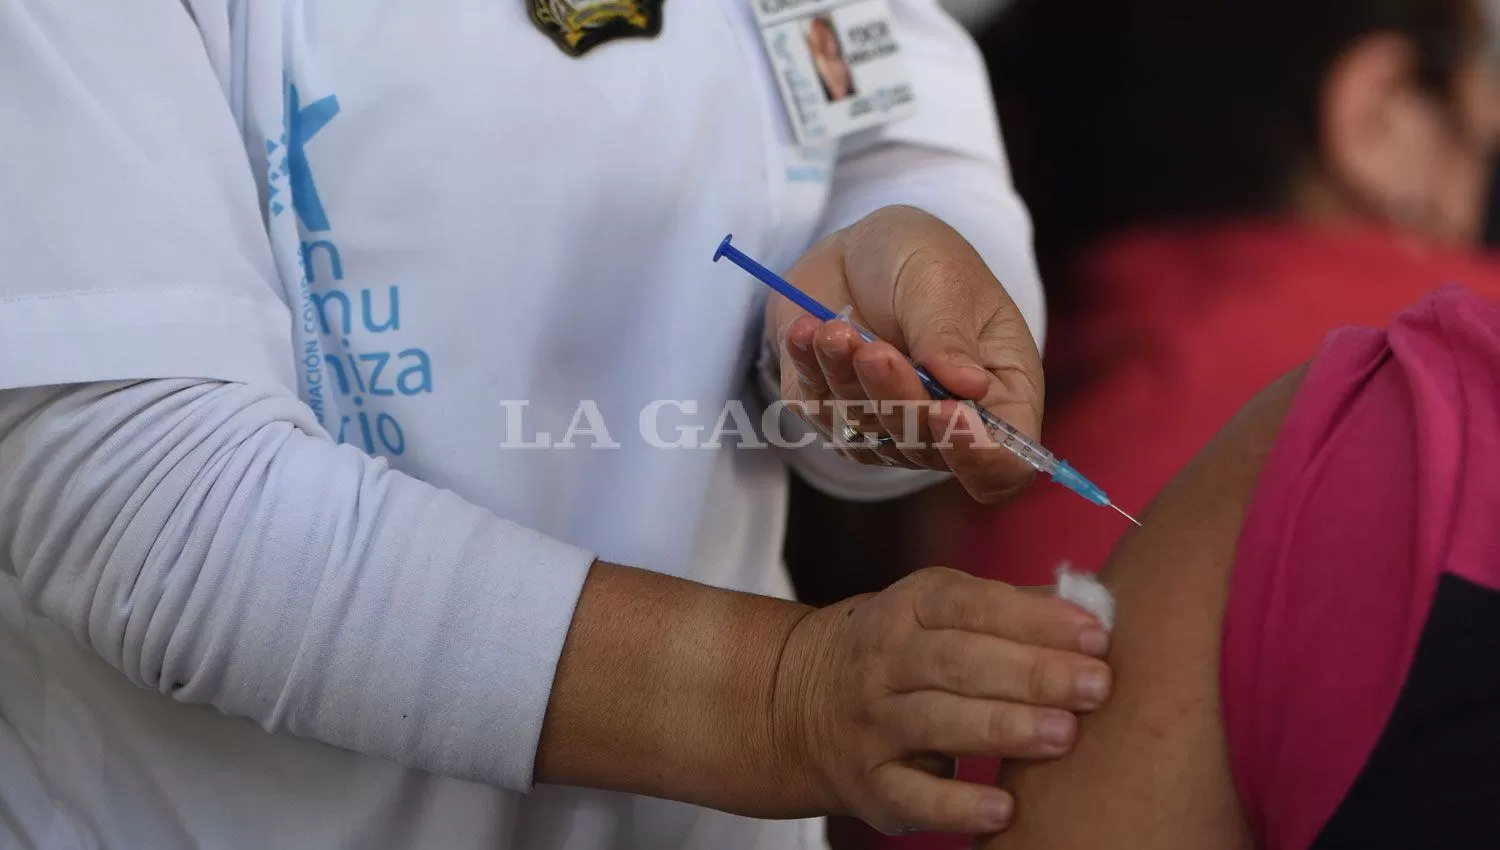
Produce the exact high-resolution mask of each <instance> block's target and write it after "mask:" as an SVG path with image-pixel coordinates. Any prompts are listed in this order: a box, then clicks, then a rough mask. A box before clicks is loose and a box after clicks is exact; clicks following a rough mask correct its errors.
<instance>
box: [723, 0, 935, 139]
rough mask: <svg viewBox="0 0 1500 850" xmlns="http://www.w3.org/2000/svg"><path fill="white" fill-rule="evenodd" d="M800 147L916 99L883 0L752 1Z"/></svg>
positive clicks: (880, 118) (870, 122)
mask: <svg viewBox="0 0 1500 850" xmlns="http://www.w3.org/2000/svg"><path fill="white" fill-rule="evenodd" d="M752 3H753V5H754V7H755V13H756V22H757V24H758V25H759V27H760V30H761V37H762V39H763V40H764V42H765V45H766V51H767V53H768V54H769V55H770V59H771V67H772V68H773V69H774V71H775V73H776V82H777V87H778V88H779V89H780V91H781V96H782V100H783V102H784V103H785V106H786V113H787V119H788V120H789V122H790V123H791V125H792V128H793V131H794V133H795V135H796V137H797V142H798V143H799V144H802V145H810V144H816V143H820V142H829V141H833V140H836V139H839V138H842V137H843V136H847V135H849V134H851V133H856V132H859V131H861V130H865V129H869V128H871V127H876V126H879V125H881V124H885V123H888V122H890V121H895V120H898V119H901V118H905V117H906V116H907V115H910V114H911V113H912V112H913V111H915V98H914V96H913V93H912V88H911V81H910V78H909V77H908V75H907V72H906V66H905V62H904V61H903V57H902V55H901V47H900V43H899V41H898V38H897V34H896V32H895V26H894V23H893V22H892V20H891V11H890V6H889V4H888V3H887V0H752Z"/></svg>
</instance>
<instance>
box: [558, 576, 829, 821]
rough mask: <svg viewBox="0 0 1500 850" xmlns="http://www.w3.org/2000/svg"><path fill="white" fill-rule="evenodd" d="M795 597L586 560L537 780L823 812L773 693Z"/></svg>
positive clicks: (737, 808)
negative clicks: (769, 595)
mask: <svg viewBox="0 0 1500 850" xmlns="http://www.w3.org/2000/svg"><path fill="white" fill-rule="evenodd" d="M810 611H812V609H811V608H808V607H807V606H804V605H797V604H795V603H791V602H784V601H781V600H776V599H769V598H765V597H760V596H751V595H748V594H743V593H734V592H731V591H727V590H720V589H717V588H712V587H708V586H705V585H700V584H695V583H692V582H688V581H683V580H681V579H677V578H673V577H670V576H664V575H659V574H656V573H651V572H646V571H644V570H636V569H630V568H628V567H621V566H616V565H614V564H606V563H602V562H600V563H595V564H594V566H593V569H592V570H591V571H590V573H589V578H588V580H587V581H586V583H585V584H584V590H583V594H582V595H581V597H580V598H579V602H578V608H577V610H576V612H575V614H574V618H573V625H572V628H571V630H570V631H569V633H568V639H567V642H566V644H565V645H564V647H563V655H562V660H561V661H560V663H559V665H558V669H557V678H556V680H555V681H554V684H553V691H552V701H551V703H550V704H549V705H548V708H547V718H546V723H545V725H544V726H543V730H542V739H541V745H540V747H539V750H538V754H537V780H538V781H540V782H551V783H558V784H565V785H581V786H587V787H591V788H609V789H613V790H619V791H629V792H633V793H637V794H645V795H649V796H654V797H665V798H668V799H674V800H682V801H685V802H691V803H696V804H698V805H704V806H710V807H713V808H717V809H723V810H726V811H732V812H736V813H738V814H744V815H750V816H755V817H793V816H805V815H813V814H820V813H822V812H823V806H825V805H826V803H825V802H823V801H819V800H818V799H817V795H816V794H815V792H814V790H813V788H812V784H811V783H810V782H809V780H808V771H807V768H806V765H803V764H800V763H799V760H800V756H799V755H798V748H797V746H796V740H797V736H796V733H795V732H794V731H793V730H792V729H790V728H788V726H789V723H788V722H787V721H788V720H789V719H790V718H791V717H793V716H794V712H792V711H790V710H789V708H788V706H787V705H786V704H785V690H786V689H785V685H786V683H784V682H783V683H782V685H783V688H782V692H783V697H782V699H781V700H778V698H777V693H778V691H777V684H778V683H777V675H778V669H779V668H780V666H781V662H782V653H783V650H784V649H785V647H786V646H787V643H788V640H789V638H790V637H791V634H792V632H793V629H794V627H795V626H796V625H797V624H798V623H799V622H800V621H802V619H803V618H804V617H805V616H806V615H807V614H808V613H809V612H810Z"/></svg>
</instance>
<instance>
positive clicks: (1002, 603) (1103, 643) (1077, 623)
mask: <svg viewBox="0 0 1500 850" xmlns="http://www.w3.org/2000/svg"><path fill="white" fill-rule="evenodd" d="M915 614H916V618H917V622H918V623H919V624H921V625H922V627H923V628H926V629H959V630H961V631H967V632H977V633H980V634H987V635H992V636H994V637H999V638H1005V639H1007V640H1012V641H1015V642H1017V643H1024V644H1029V645H1031V646H1045V647H1050V648H1052V649H1061V650H1064V651H1067V652H1082V653H1084V654H1086V655H1092V656H1095V657H1103V656H1104V654H1105V653H1106V652H1108V650H1109V633H1108V632H1106V631H1105V630H1104V627H1103V626H1102V625H1101V624H1100V623H1099V621H1098V620H1097V619H1095V618H1094V615H1092V614H1090V613H1089V612H1087V611H1085V610H1083V609H1082V608H1080V607H1078V606H1077V605H1074V604H1073V603H1071V602H1067V601H1065V600H1062V599H1056V598H1052V597H1046V596H1037V595H1034V594H1031V593H1026V592H1024V591H1021V590H1018V589H1016V588H1014V587H1012V586H1010V585H1008V584H1005V583H1003V582H998V581H989V580H987V579H982V578H976V577H974V576H969V575H962V576H958V577H954V578H953V579H952V580H949V581H943V582H930V583H927V584H925V585H922V586H919V587H918V589H917V593H916V599H915Z"/></svg>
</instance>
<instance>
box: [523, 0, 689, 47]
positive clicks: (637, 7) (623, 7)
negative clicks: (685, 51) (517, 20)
mask: <svg viewBox="0 0 1500 850" xmlns="http://www.w3.org/2000/svg"><path fill="white" fill-rule="evenodd" d="M526 2H527V5H528V6H529V7H530V10H531V22H532V23H534V24H536V26H537V28H538V29H540V30H541V31H542V32H544V33H546V34H547V35H548V36H549V37H551V39H552V40H553V41H554V42H555V43H556V44H557V46H558V47H559V48H561V49H562V51H563V52H564V53H566V54H568V55H569V56H582V55H583V54H585V53H587V52H589V51H590V50H593V49H594V48H595V47H598V46H599V45H601V44H604V43H605V42H608V41H614V40H615V39H617V38H631V37H636V38H653V37H655V36H656V35H658V34H660V33H661V23H662V4H663V3H664V2H665V0H526Z"/></svg>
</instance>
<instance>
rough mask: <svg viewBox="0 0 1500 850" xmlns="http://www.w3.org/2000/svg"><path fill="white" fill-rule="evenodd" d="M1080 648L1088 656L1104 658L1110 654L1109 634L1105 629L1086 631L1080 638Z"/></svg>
mask: <svg viewBox="0 0 1500 850" xmlns="http://www.w3.org/2000/svg"><path fill="white" fill-rule="evenodd" d="M1078 648H1079V649H1081V650H1083V651H1084V652H1085V653H1086V654H1088V655H1092V656H1094V657H1096V658H1103V657H1104V655H1105V654H1106V653H1108V652H1109V632H1106V631H1104V630H1103V629H1089V630H1088V631H1085V632H1084V633H1083V634H1081V635H1079V636H1078Z"/></svg>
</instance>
